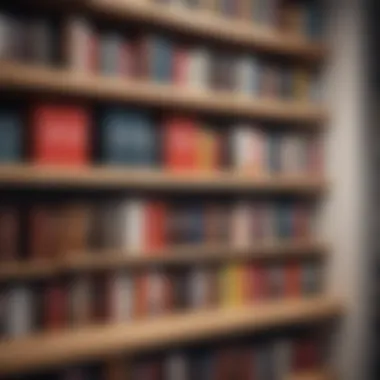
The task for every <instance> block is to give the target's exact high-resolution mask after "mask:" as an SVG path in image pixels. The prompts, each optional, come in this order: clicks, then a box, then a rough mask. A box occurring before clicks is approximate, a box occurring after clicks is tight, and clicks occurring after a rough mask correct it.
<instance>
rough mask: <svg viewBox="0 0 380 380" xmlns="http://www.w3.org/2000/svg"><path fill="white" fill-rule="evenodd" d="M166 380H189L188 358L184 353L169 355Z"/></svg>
mask: <svg viewBox="0 0 380 380" xmlns="http://www.w3.org/2000/svg"><path fill="white" fill-rule="evenodd" d="M165 379H167V380H189V369H188V362H187V358H186V356H185V354H184V353H182V352H174V353H171V354H169V355H168V357H167V359H166V363H165Z"/></svg>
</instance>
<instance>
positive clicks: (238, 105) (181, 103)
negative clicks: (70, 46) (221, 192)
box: [0, 62, 327, 123]
mask: <svg viewBox="0 0 380 380" xmlns="http://www.w3.org/2000/svg"><path fill="white" fill-rule="evenodd" d="M0 89H1V90H2V91H4V90H8V91H9V90H12V91H27V92H33V93H39V94H40V93H47V94H55V95H56V94H58V95H64V96H76V97H77V96H79V97H84V98H90V99H97V100H101V101H118V102H127V103H134V104H135V103H138V104H140V105H146V106H153V107H164V108H169V109H174V110H175V111H178V110H185V111H196V112H206V113H211V114H218V115H226V116H239V117H251V118H260V119H266V120H271V121H281V122H299V123H320V122H323V121H325V120H326V117H327V112H326V110H325V109H324V107H322V106H321V105H318V104H313V103H311V102H306V101H305V102H300V101H284V100H276V99H270V98H266V99H261V98H252V97H249V96H246V95H240V94H237V93H228V92H211V91H206V90H205V91H202V90H195V89H185V88H180V87H179V86H175V85H169V84H167V85H166V84H157V83H152V82H147V81H136V80H128V79H127V78H126V79H123V78H118V77H112V76H100V75H96V74H91V73H87V74H86V73H80V72H74V71H69V70H63V69H56V68H47V67H38V66H29V65H25V64H18V63H15V62H1V63H0Z"/></svg>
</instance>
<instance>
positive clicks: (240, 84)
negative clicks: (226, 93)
mask: <svg viewBox="0 0 380 380" xmlns="http://www.w3.org/2000/svg"><path fill="white" fill-rule="evenodd" d="M236 65H237V66H236V90H237V91H239V92H241V93H243V94H249V95H251V96H252V95H256V94H258V87H259V83H258V81H259V72H258V62H257V60H256V59H255V58H254V57H253V56H250V55H244V56H242V57H240V58H239V59H238V60H237V62H236Z"/></svg>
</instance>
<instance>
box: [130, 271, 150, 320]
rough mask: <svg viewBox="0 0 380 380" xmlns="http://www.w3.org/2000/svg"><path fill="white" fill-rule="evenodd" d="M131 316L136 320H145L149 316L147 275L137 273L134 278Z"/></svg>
mask: <svg viewBox="0 0 380 380" xmlns="http://www.w3.org/2000/svg"><path fill="white" fill-rule="evenodd" d="M133 281H134V290H135V291H134V304H133V316H134V318H136V319H140V318H145V317H147V316H148V314H149V304H148V302H149V301H148V290H149V274H148V273H144V272H139V273H138V274H136V275H135V276H134V280H133Z"/></svg>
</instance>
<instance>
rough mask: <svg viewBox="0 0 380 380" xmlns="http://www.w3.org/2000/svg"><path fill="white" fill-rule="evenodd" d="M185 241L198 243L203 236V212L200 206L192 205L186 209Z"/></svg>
mask: <svg viewBox="0 0 380 380" xmlns="http://www.w3.org/2000/svg"><path fill="white" fill-rule="evenodd" d="M186 221H187V223H186V227H187V231H185V235H186V241H187V242H188V243H200V242H202V240H203V235H204V210H203V209H202V206H200V205H193V206H190V207H189V208H187V209H186Z"/></svg>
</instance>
